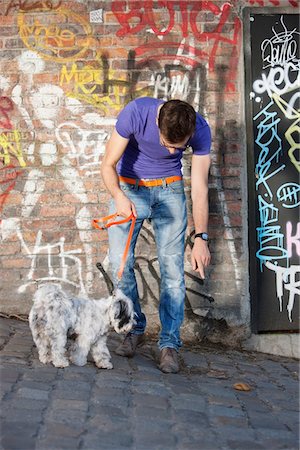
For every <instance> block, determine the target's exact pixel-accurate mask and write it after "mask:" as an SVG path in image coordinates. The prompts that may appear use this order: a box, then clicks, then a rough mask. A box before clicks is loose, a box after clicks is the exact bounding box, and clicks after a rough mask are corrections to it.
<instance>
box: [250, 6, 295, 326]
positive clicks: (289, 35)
mask: <svg viewBox="0 0 300 450" xmlns="http://www.w3.org/2000/svg"><path fill="white" fill-rule="evenodd" d="M264 20H265V21H268V22H267V23H269V27H268V28H267V29H266V31H265V32H261V31H260V32H259V33H258V32H257V28H258V27H260V26H261V25H262V24H263V23H264V22H263V21H264ZM251 27H252V29H253V31H252V33H253V35H252V42H251V51H252V52H253V57H257V55H255V54H254V52H255V51H256V52H257V54H258V55H259V56H260V57H259V58H258V59H256V61H255V62H253V69H252V73H253V84H252V89H253V92H251V93H250V98H251V99H252V100H254V102H253V104H252V106H253V117H252V120H253V131H254V136H255V146H254V150H255V178H256V179H255V189H256V196H255V207H256V208H257V211H258V214H257V220H256V225H257V226H256V240H257V245H256V249H255V256H256V258H257V260H258V264H257V267H258V270H259V272H257V285H258V286H257V291H258V294H257V297H258V300H257V302H258V304H259V305H261V306H258V312H259V313H260V314H261V316H260V319H259V320H260V321H261V323H260V325H259V327H261V329H260V331H265V330H267V331H269V330H272V329H276V330H278V324H276V325H274V324H272V323H271V320H270V319H269V318H266V316H265V311H267V309H268V307H269V305H270V303H271V302H272V300H273V299H272V293H273V292H274V294H273V298H276V297H277V299H278V302H279V312H282V311H283V304H284V302H285V301H286V302H287V307H286V309H287V317H288V320H289V322H290V323H292V322H293V320H292V311H293V308H294V303H295V296H296V295H299V293H300V290H299V287H300V281H299V269H300V267H299V266H298V265H297V263H295V261H296V259H297V256H298V257H299V255H300V226H299V223H298V219H297V213H296V211H297V208H298V207H299V204H300V185H299V183H298V182H297V181H298V178H299V177H298V171H299V169H300V164H299V149H300V144H299V131H300V126H299V125H300V115H299V106H298V105H299V100H300V93H299V87H300V59H299V37H300V33H299V30H298V26H297V18H296V16H293V15H289V14H287V15H282V14H278V15H275V16H272V15H261V16H260V15H258V14H253V15H252V17H251ZM255 33H257V34H256V36H254V34H255ZM253 61H254V60H253ZM295 169H296V170H295ZM295 227H296V228H295ZM253 253H254V252H253ZM265 268H267V269H268V270H264V269H265ZM272 275H273V276H272ZM274 276H275V280H274ZM273 280H274V281H275V282H274V284H273V285H272V281H273ZM269 283H271V284H270V285H269ZM260 285H261V286H262V288H261V287H260ZM266 287H267V289H265V288H266ZM266 291H269V292H270V294H268V295H269V297H268V295H267V296H266ZM280 320H282V325H281V324H280V327H282V328H280V327H279V329H283V330H286V329H287V328H286V327H287V325H286V324H285V322H287V321H285V322H284V319H280ZM268 321H269V322H270V323H268ZM267 323H268V325H266V324H267ZM293 326H294V324H293ZM293 326H292V325H291V329H294V328H293ZM275 327H276V328H275ZM288 329H289V327H288Z"/></svg>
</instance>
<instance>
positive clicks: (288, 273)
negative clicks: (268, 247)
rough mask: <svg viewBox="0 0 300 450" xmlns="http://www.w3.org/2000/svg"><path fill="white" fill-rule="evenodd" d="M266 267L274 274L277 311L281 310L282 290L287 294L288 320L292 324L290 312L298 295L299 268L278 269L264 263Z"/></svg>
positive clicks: (299, 288) (275, 266)
mask: <svg viewBox="0 0 300 450" xmlns="http://www.w3.org/2000/svg"><path fill="white" fill-rule="evenodd" d="M266 267H267V268H268V269H270V270H272V271H273V272H275V274H276V292H277V298H278V301H279V310H280V312H282V308H283V305H282V303H283V294H284V290H286V291H288V292H289V298H288V304H287V308H286V309H287V312H288V319H289V321H290V322H292V312H293V307H294V303H295V295H300V280H299V274H300V266H291V267H289V268H285V267H280V266H277V265H275V264H272V263H271V262H269V261H267V262H266Z"/></svg>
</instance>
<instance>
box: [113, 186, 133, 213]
mask: <svg viewBox="0 0 300 450" xmlns="http://www.w3.org/2000/svg"><path fill="white" fill-rule="evenodd" d="M114 200H115V205H116V213H117V214H118V216H122V217H129V216H130V215H131V214H132V213H133V215H134V217H137V213H136V209H135V206H134V203H132V202H131V201H130V200H129V198H128V197H126V195H125V194H124V193H123V192H122V191H119V192H118V193H117V194H116V195H115V197H114Z"/></svg>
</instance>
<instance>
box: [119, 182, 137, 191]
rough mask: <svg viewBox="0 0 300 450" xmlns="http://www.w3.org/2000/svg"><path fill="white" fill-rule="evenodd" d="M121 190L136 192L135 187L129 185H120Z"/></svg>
mask: <svg viewBox="0 0 300 450" xmlns="http://www.w3.org/2000/svg"><path fill="white" fill-rule="evenodd" d="M120 188H121V189H122V191H123V192H130V191H133V190H134V188H135V185H134V184H128V183H120Z"/></svg>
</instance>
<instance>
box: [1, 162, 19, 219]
mask: <svg viewBox="0 0 300 450" xmlns="http://www.w3.org/2000/svg"><path fill="white" fill-rule="evenodd" d="M20 174H21V172H20V171H18V170H16V168H15V167H14V166H13V165H10V166H6V167H0V212H1V211H2V209H3V205H4V203H5V201H6V199H7V197H8V195H9V192H10V191H11V190H12V189H14V187H15V184H16V181H17V178H18V176H19V175H20ZM0 223H1V219H0Z"/></svg>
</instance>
